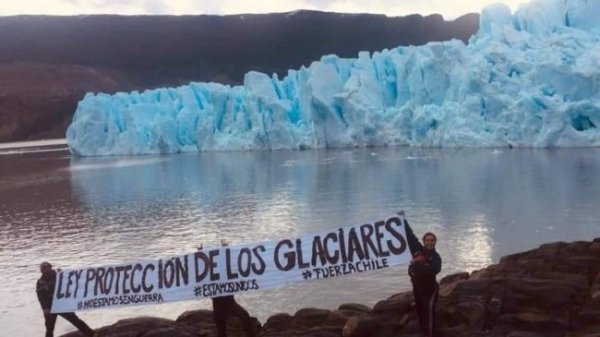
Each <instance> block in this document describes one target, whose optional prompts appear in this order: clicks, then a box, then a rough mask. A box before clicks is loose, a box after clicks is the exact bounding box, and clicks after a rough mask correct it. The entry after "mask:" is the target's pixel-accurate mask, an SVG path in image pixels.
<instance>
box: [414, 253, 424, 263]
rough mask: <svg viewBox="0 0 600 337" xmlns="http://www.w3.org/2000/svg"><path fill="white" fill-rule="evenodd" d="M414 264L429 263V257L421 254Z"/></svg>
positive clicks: (415, 258) (416, 257)
mask: <svg viewBox="0 0 600 337" xmlns="http://www.w3.org/2000/svg"><path fill="white" fill-rule="evenodd" d="M412 263H420V264H425V263H427V257H426V256H425V255H421V254H419V255H417V256H415V257H414V258H413V259H412Z"/></svg>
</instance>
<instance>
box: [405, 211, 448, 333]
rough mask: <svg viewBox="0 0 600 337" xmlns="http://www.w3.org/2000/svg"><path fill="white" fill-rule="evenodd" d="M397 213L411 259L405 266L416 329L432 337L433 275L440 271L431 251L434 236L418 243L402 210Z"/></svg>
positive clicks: (437, 258)
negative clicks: (413, 299)
mask: <svg viewBox="0 0 600 337" xmlns="http://www.w3.org/2000/svg"><path fill="white" fill-rule="evenodd" d="M398 214H399V215H400V216H402V218H403V219H404V228H405V229H406V238H407V241H408V247H409V249H410V252H411V254H412V256H413V259H412V261H411V262H410V265H409V267H408V275H410V281H411V283H412V286H413V295H414V298H415V307H416V310H417V316H418V317H419V328H420V330H421V332H422V333H423V334H424V335H425V336H428V337H433V336H434V328H435V317H434V316H435V315H434V314H435V305H436V303H437V299H438V290H439V285H438V283H437V280H436V275H437V274H438V273H439V272H440V271H441V270H442V258H441V257H440V255H439V254H438V253H437V252H436V251H435V245H436V243H437V237H436V236H435V234H433V233H431V232H427V233H425V235H423V244H421V243H420V242H419V239H417V237H416V236H415V233H414V232H413V230H412V228H410V226H409V225H408V221H406V218H404V211H400V212H399V213H398Z"/></svg>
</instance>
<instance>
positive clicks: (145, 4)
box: [0, 0, 525, 19]
mask: <svg viewBox="0 0 600 337" xmlns="http://www.w3.org/2000/svg"><path fill="white" fill-rule="evenodd" d="M523 1H525V0H503V1H498V0H496V1H494V0H0V15H1V16H6V15H18V14H50V15H76V14H121V15H135V14H150V15H152V14H167V15H181V14H219V15H224V14H240V13H272V12H288V11H293V10H297V9H314V10H321V11H330V12H345V13H378V14H386V15H388V16H402V15H408V14H413V13H419V14H423V15H427V14H431V13H440V14H442V15H443V16H444V17H445V18H447V19H453V18H456V17H458V16H460V15H462V14H464V13H469V12H479V11H480V9H481V8H482V7H484V6H485V5H487V4H490V3H494V2H504V3H505V4H507V5H509V6H510V7H511V8H512V9H513V10H515V9H516V8H517V7H518V4H519V3H521V2H523Z"/></svg>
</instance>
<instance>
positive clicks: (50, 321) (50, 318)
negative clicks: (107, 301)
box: [44, 312, 94, 337]
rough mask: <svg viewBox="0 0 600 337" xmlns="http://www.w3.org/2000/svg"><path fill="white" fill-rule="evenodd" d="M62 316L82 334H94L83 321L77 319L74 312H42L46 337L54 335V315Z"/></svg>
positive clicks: (90, 336)
mask: <svg viewBox="0 0 600 337" xmlns="http://www.w3.org/2000/svg"><path fill="white" fill-rule="evenodd" d="M58 315H60V316H62V318H64V319H66V320H67V321H69V322H70V323H71V324H73V325H74V326H75V327H77V329H78V330H79V331H81V333H82V334H84V335H86V336H88V337H92V336H94V330H92V329H91V328H90V327H89V326H88V325H87V324H85V322H84V321H82V320H81V319H79V317H77V315H75V313H74V312H65V313H62V314H44V319H45V321H46V337H53V336H54V325H55V324H56V316H58Z"/></svg>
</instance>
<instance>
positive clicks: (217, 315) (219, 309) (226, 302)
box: [198, 240, 255, 337]
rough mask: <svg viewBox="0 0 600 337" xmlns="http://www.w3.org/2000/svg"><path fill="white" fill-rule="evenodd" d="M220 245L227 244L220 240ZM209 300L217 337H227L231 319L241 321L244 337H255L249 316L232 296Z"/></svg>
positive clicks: (200, 248) (200, 247)
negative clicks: (228, 321) (228, 323)
mask: <svg viewBox="0 0 600 337" xmlns="http://www.w3.org/2000/svg"><path fill="white" fill-rule="evenodd" d="M221 245H222V246H223V247H226V246H228V245H229V242H227V241H226V240H221ZM202 248H203V246H202V245H200V246H199V247H198V250H202ZM211 300H212V306H213V321H214V322H215V325H216V326H217V333H218V337H227V320H228V319H229V318H231V317H237V318H239V319H241V320H242V323H243V324H244V331H245V332H246V336H248V337H254V336H255V333H254V324H253V322H252V319H251V318H250V314H248V311H246V309H244V308H243V307H242V306H241V305H239V304H238V303H237V302H236V301H235V298H234V297H233V295H226V296H221V297H213V298H211Z"/></svg>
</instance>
